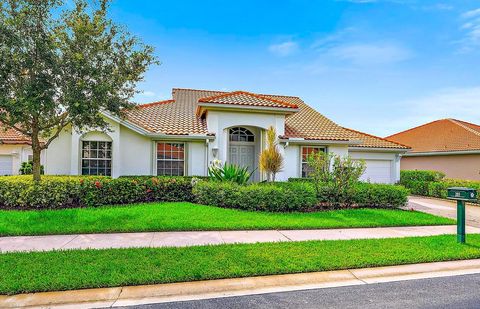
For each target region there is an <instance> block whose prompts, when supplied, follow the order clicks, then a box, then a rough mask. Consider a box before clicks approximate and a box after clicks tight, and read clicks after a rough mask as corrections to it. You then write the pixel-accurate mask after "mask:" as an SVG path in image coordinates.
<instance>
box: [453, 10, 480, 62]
mask: <svg viewBox="0 0 480 309" xmlns="http://www.w3.org/2000/svg"><path fill="white" fill-rule="evenodd" d="M461 18H462V20H463V24H462V26H461V29H462V30H463V31H464V32H465V37H464V38H463V39H462V40H460V41H458V42H457V43H459V44H460V52H462V53H466V52H470V51H472V50H474V49H476V48H478V47H480V8H478V9H475V10H471V11H468V12H465V13H463V14H462V15H461Z"/></svg>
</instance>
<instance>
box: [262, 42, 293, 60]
mask: <svg viewBox="0 0 480 309" xmlns="http://www.w3.org/2000/svg"><path fill="white" fill-rule="evenodd" d="M268 50H269V51H270V52H271V53H273V54H275V55H277V56H280V57H285V56H289V55H291V54H293V53H295V52H297V51H298V43H297V42H294V41H286V42H283V43H280V44H272V45H270V46H269V47H268Z"/></svg>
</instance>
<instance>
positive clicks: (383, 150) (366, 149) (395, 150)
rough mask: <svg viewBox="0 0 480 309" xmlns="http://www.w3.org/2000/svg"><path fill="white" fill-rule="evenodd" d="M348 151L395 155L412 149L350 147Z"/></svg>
mask: <svg viewBox="0 0 480 309" xmlns="http://www.w3.org/2000/svg"><path fill="white" fill-rule="evenodd" d="M348 150H349V151H350V150H352V151H370V152H394V153H403V154H404V155H405V153H407V152H409V151H410V149H402V148H378V147H376V148H374V147H348Z"/></svg>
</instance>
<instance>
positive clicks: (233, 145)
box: [228, 127, 256, 172]
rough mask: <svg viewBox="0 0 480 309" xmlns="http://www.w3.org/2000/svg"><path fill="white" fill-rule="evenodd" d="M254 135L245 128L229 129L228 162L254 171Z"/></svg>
mask: <svg viewBox="0 0 480 309" xmlns="http://www.w3.org/2000/svg"><path fill="white" fill-rule="evenodd" d="M255 142H256V141H255V135H254V134H253V132H252V131H250V130H249V129H247V128H242V127H234V128H230V129H229V147H228V148H229V149H228V162H229V163H230V164H235V165H238V166H242V167H247V168H248V170H249V171H251V172H253V171H255V153H256V151H255Z"/></svg>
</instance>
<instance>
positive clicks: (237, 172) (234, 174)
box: [208, 163, 253, 185]
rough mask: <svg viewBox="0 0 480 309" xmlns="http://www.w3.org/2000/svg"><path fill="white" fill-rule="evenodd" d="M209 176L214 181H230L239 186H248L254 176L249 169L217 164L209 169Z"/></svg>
mask: <svg viewBox="0 0 480 309" xmlns="http://www.w3.org/2000/svg"><path fill="white" fill-rule="evenodd" d="M208 175H209V176H210V177H212V178H213V179H214V180H218V181H230V182H235V183H237V184H239V185H244V184H246V183H247V182H248V181H249V180H250V178H251V177H252V175H253V171H252V172H250V171H249V170H248V167H241V166H238V165H235V164H228V163H225V164H224V165H221V164H217V165H212V166H210V167H209V168H208Z"/></svg>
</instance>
